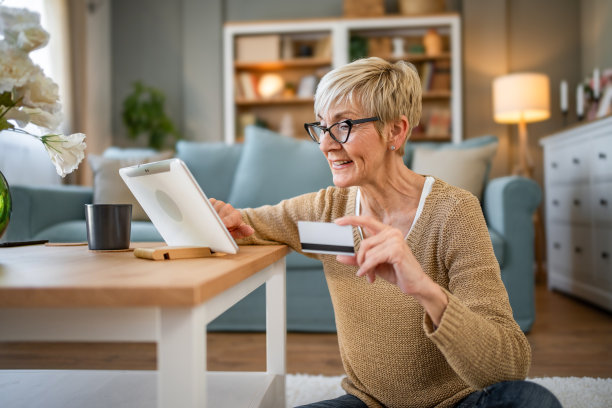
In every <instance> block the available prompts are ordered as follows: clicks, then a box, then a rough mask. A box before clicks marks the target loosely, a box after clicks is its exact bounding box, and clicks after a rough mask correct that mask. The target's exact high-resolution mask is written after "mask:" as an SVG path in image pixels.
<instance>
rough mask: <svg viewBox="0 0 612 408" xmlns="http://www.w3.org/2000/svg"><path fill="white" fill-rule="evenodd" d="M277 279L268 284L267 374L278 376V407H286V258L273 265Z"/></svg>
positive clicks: (276, 386) (275, 390)
mask: <svg viewBox="0 0 612 408" xmlns="http://www.w3.org/2000/svg"><path fill="white" fill-rule="evenodd" d="M272 272H273V276H272V277H271V278H270V279H268V280H267V281H266V371H267V372H268V374H273V375H276V376H278V382H277V384H275V385H274V386H273V388H274V391H272V392H273V393H275V394H276V395H275V396H274V397H273V400H274V401H275V404H274V406H283V407H284V406H285V373H286V371H287V365H286V357H287V350H286V344H287V293H286V276H285V258H283V259H281V260H279V261H277V262H275V263H274V264H273V265H272Z"/></svg>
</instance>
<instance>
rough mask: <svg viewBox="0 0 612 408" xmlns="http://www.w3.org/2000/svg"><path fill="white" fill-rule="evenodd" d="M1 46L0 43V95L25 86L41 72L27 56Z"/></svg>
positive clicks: (0, 43)
mask: <svg viewBox="0 0 612 408" xmlns="http://www.w3.org/2000/svg"><path fill="white" fill-rule="evenodd" d="M2 44H3V42H2V41H0V93H3V92H7V91H8V92H12V91H13V90H14V89H16V88H20V87H23V86H25V85H26V84H27V83H28V82H29V81H30V78H31V77H32V76H34V75H36V74H37V73H39V72H42V69H41V68H40V67H39V66H38V65H35V64H34V63H33V62H32V60H31V59H30V57H29V56H28V54H26V53H23V52H20V51H18V50H15V49H13V48H9V47H7V46H6V44H5V45H4V46H2Z"/></svg>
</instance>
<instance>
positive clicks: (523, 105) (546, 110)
mask: <svg viewBox="0 0 612 408" xmlns="http://www.w3.org/2000/svg"><path fill="white" fill-rule="evenodd" d="M493 115H494V119H495V121H496V122H498V123H519V122H520V121H521V119H523V120H524V121H525V122H538V121H540V120H545V119H548V118H549V117H550V83H549V80H548V77H547V76H546V75H544V74H537V73H531V72H526V73H516V74H509V75H504V76H501V77H498V78H495V80H493Z"/></svg>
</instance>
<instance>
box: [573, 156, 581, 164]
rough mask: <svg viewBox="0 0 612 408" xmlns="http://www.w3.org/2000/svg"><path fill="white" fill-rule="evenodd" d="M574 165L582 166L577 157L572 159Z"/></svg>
mask: <svg viewBox="0 0 612 408" xmlns="http://www.w3.org/2000/svg"><path fill="white" fill-rule="evenodd" d="M572 163H574V164H580V159H579V158H577V157H574V158H573V159H572Z"/></svg>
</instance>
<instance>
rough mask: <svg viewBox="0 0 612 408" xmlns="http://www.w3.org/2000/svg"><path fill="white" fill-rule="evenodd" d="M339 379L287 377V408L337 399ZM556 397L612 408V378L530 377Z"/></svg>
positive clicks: (590, 407)
mask: <svg viewBox="0 0 612 408" xmlns="http://www.w3.org/2000/svg"><path fill="white" fill-rule="evenodd" d="M341 379H342V376H336V377H324V376H321V375H318V376H315V375H304V374H296V375H291V374H290V375H288V376H287V407H295V406H297V405H303V404H308V403H311V402H316V401H321V400H325V399H330V398H335V397H339V396H340V395H343V394H344V390H343V389H342V388H341V387H340V380H341ZM529 381H533V382H535V383H538V384H540V385H542V386H544V387H546V388H548V389H549V390H550V391H552V393H553V394H555V395H556V396H557V398H559V401H561V405H562V406H563V407H564V408H610V407H612V378H606V379H603V378H589V377H582V378H579V377H547V378H530V379H529Z"/></svg>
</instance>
